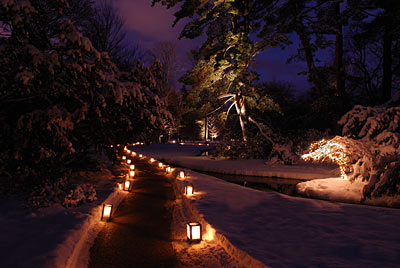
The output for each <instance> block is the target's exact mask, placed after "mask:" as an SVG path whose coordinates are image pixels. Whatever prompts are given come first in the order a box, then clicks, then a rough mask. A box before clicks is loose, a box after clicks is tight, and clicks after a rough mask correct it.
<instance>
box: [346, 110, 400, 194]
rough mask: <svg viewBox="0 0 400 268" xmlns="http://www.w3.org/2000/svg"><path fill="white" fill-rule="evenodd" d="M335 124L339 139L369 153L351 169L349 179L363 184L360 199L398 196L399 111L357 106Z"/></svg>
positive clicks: (399, 179) (399, 177) (399, 173)
mask: <svg viewBox="0 0 400 268" xmlns="http://www.w3.org/2000/svg"><path fill="white" fill-rule="evenodd" d="M339 124H340V125H342V126H343V135H346V136H348V137H351V138H354V139H357V141H359V142H361V143H363V144H364V146H365V147H366V148H368V151H369V152H370V155H371V156H370V157H369V156H367V155H363V156H362V157H360V159H359V160H358V161H357V163H355V164H354V165H353V174H352V178H358V177H362V178H363V179H364V180H366V181H367V184H366V185H365V187H364V189H363V192H364V196H365V197H381V196H383V195H387V196H393V195H398V194H400V107H398V106H397V107H363V106H359V105H357V106H355V107H354V108H353V109H352V110H351V111H349V112H348V113H346V114H345V115H344V116H343V117H342V118H341V120H340V121H339Z"/></svg>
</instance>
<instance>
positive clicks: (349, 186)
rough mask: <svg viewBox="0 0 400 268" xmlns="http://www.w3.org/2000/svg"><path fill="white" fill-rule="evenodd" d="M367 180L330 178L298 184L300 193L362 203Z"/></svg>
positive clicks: (325, 198) (326, 198) (297, 187)
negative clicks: (352, 180)
mask: <svg viewBox="0 0 400 268" xmlns="http://www.w3.org/2000/svg"><path fill="white" fill-rule="evenodd" d="M364 185H365V182H362V181H361V179H357V180H355V181H354V182H351V181H349V180H346V179H342V178H340V177H338V178H328V179H319V180H312V181H306V182H301V183H299V184H297V185H296V189H297V192H298V193H299V194H302V195H305V196H308V197H313V198H319V199H324V200H331V201H338V202H348V203H360V202H361V200H362V198H363V193H362V189H363V187H364Z"/></svg>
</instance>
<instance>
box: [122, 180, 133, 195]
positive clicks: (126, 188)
mask: <svg viewBox="0 0 400 268" xmlns="http://www.w3.org/2000/svg"><path fill="white" fill-rule="evenodd" d="M123 190H124V191H127V192H130V191H132V181H130V180H125V182H124V187H123Z"/></svg>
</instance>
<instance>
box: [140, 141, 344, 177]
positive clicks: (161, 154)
mask: <svg viewBox="0 0 400 268" xmlns="http://www.w3.org/2000/svg"><path fill="white" fill-rule="evenodd" d="M207 148H208V146H204V145H203V146H194V145H184V146H182V145H173V144H168V145H164V144H155V145H151V146H135V147H134V150H136V151H137V152H140V153H143V154H145V155H147V156H149V157H154V158H157V159H161V160H163V161H166V162H168V163H170V164H172V165H177V166H183V167H186V168H189V169H192V170H198V171H206V172H216V173H223V174H233V175H245V176H264V177H279V178H290V179H301V180H310V179H323V178H330V177H334V176H336V175H338V174H339V168H338V167H337V166H334V165H318V164H313V163H301V164H296V165H292V166H288V165H282V164H276V163H268V162H265V160H260V159H252V160H227V159H213V158H211V157H203V156H201V157H200V156H196V155H198V154H199V152H200V150H203V149H207Z"/></svg>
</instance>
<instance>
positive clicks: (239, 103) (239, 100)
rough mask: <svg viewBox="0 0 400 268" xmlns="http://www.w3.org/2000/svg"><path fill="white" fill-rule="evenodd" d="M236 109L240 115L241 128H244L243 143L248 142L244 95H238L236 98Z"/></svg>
mask: <svg viewBox="0 0 400 268" xmlns="http://www.w3.org/2000/svg"><path fill="white" fill-rule="evenodd" d="M235 108H236V112H237V114H238V115H239V121H240V127H241V128H242V136H243V141H244V142H247V123H248V120H247V114H246V106H245V104H244V98H243V95H242V94H240V93H239V94H236V96H235Z"/></svg>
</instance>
